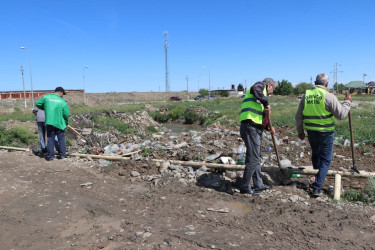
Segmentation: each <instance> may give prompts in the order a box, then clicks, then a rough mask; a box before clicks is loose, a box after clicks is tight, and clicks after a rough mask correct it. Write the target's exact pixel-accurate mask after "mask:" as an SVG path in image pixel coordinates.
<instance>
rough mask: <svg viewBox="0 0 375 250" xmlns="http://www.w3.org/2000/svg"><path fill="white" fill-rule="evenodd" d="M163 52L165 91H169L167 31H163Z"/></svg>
mask: <svg viewBox="0 0 375 250" xmlns="http://www.w3.org/2000/svg"><path fill="white" fill-rule="evenodd" d="M164 42H165V43H164V52H165V92H170V88H169V78H168V77H169V76H168V31H164Z"/></svg>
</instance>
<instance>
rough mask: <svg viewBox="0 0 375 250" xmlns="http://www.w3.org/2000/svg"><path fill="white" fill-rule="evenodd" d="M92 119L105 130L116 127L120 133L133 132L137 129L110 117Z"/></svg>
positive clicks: (99, 127) (100, 128) (98, 126)
mask: <svg viewBox="0 0 375 250" xmlns="http://www.w3.org/2000/svg"><path fill="white" fill-rule="evenodd" d="M93 121H94V124H96V125H95V126H96V127H97V128H98V129H99V130H101V131H107V130H110V129H111V128H113V129H116V130H117V131H119V132H120V133H122V134H134V133H135V132H136V131H137V130H136V129H133V128H130V127H129V125H128V124H126V123H123V122H122V121H120V120H118V119H116V118H112V117H104V116H100V117H95V118H94V120H93Z"/></svg>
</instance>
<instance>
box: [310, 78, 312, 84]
mask: <svg viewBox="0 0 375 250" xmlns="http://www.w3.org/2000/svg"><path fill="white" fill-rule="evenodd" d="M310 84H311V85H312V76H310Z"/></svg>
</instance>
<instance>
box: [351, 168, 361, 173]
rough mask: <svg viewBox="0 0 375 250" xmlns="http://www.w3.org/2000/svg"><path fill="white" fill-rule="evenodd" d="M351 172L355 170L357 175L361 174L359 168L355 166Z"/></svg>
mask: <svg viewBox="0 0 375 250" xmlns="http://www.w3.org/2000/svg"><path fill="white" fill-rule="evenodd" d="M351 170H353V171H354V172H356V173H357V174H359V170H358V168H357V167H356V166H353V167H352V168H351Z"/></svg>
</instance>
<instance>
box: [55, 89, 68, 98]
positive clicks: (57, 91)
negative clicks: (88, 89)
mask: <svg viewBox="0 0 375 250" xmlns="http://www.w3.org/2000/svg"><path fill="white" fill-rule="evenodd" d="M55 93H56V94H58V95H59V96H60V97H63V95H66V93H65V90H64V89H63V87H57V88H55Z"/></svg>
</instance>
